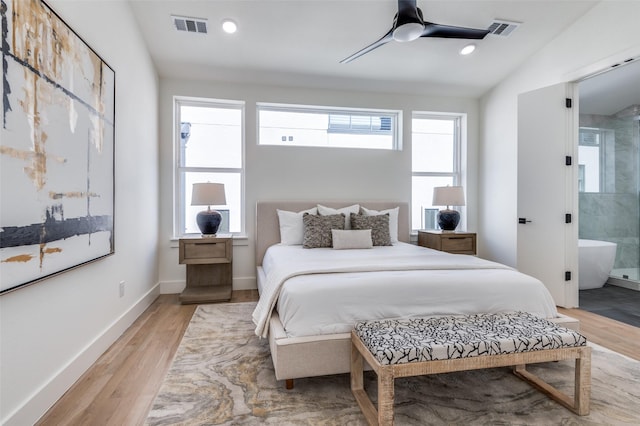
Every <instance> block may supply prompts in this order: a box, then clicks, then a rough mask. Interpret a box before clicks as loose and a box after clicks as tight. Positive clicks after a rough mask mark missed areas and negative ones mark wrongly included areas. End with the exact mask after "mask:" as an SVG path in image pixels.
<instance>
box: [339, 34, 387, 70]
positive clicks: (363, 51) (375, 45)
mask: <svg viewBox="0 0 640 426" xmlns="http://www.w3.org/2000/svg"><path fill="white" fill-rule="evenodd" d="M392 34H393V28H392V29H390V30H389V32H388V33H386V34H385V35H383V36H382V38H380V40H378V41H376V42H374V43H372V44H370V45H369V46H367V47H365V48H364V49H361V50H359V51H357V52H356V53H354V54H353V55H351V56H348V57H346V58H344V59H343V60H341V61H340V63H341V64H346V63H349V62H351V61H353V60H354V59H357V58H359V57H360V56H362V55H364V54H366V53H369V52H371V51H372V50H374V49H377V48H378V47H380V46H382V45H383V44H387V43H388V42H390V41H391V40H393V35H392Z"/></svg>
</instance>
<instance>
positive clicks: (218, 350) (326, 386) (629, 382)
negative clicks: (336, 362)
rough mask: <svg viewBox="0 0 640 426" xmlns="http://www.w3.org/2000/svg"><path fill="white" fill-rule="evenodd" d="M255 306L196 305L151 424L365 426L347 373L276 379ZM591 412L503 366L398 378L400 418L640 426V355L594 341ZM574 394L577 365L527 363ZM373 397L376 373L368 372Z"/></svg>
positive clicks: (412, 420)
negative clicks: (258, 332) (290, 382)
mask: <svg viewBox="0 0 640 426" xmlns="http://www.w3.org/2000/svg"><path fill="white" fill-rule="evenodd" d="M254 307H255V303H253V302H251V303H230V304H215V305H201V306H199V307H198V309H197V310H196V312H195V314H194V316H193V318H192V319H191V323H190V324H189V326H188V328H187V330H186V332H185V335H184V337H183V339H182V342H181V344H180V347H179V348H178V351H177V353H176V357H175V359H174V361H173V365H172V366H171V369H170V370H169V372H168V374H167V377H166V378H165V380H164V383H163V384H162V386H161V388H160V390H159V393H158V396H157V397H156V399H155V401H154V404H153V407H152V409H151V411H150V413H149V416H148V418H147V424H148V425H205V424H206V425H215V424H227V425H256V424H260V425H262V424H271V425H365V424H366V422H365V419H364V417H363V416H362V414H361V412H360V409H359V408H358V405H357V404H356V401H355V399H354V398H353V395H352V393H351V390H350V388H349V375H348V374H342V375H335V376H325V377H316V378H309V379H297V380H295V387H294V389H293V390H286V389H285V387H284V382H277V381H276V380H275V375H274V373H273V364H272V362H271V357H270V354H269V345H268V342H267V341H266V340H265V339H258V338H257V337H256V336H255V335H254V333H253V329H254V325H253V323H252V322H251V312H252V311H253V308H254ZM592 346H593V352H592V393H591V414H590V415H589V416H586V417H580V416H577V415H574V414H573V413H571V412H570V411H568V410H567V409H565V408H563V407H562V406H560V405H559V404H557V403H556V402H554V401H552V400H551V399H549V398H547V397H546V396H545V395H543V394H542V393H540V392H538V391H536V390H535V389H533V388H532V387H531V386H529V385H528V384H527V383H525V382H523V381H522V380H520V379H518V378H517V377H515V376H514V375H513V374H512V373H511V370H510V369H509V368H495V369H487V370H477V371H471V372H460V373H447V374H440V375H433V376H423V377H413V378H405V379H398V380H396V387H395V398H396V399H395V424H397V425H458V424H460V425H461V424H464V425H470V424H478V425H481V424H491V425H496V424H501V425H545V426H546V425H623V424H634V425H638V424H640V409H638V407H640V386H638V383H640V362H639V361H634V360H632V359H630V358H627V357H624V356H622V355H620V354H617V353H615V352H612V351H609V350H607V349H605V348H602V347H600V346H596V345H592ZM529 368H530V369H531V370H532V371H533V372H534V373H535V374H538V375H540V376H541V377H542V378H543V379H545V380H547V381H548V382H549V383H551V384H552V385H554V386H556V387H557V388H559V389H561V390H562V391H564V392H566V393H568V394H569V395H572V392H573V389H572V375H573V362H572V361H561V362H552V363H545V364H540V365H538V366H530V367H529ZM365 388H366V389H367V390H368V392H369V393H370V395H371V396H372V399H374V401H375V391H376V377H375V374H374V373H372V372H368V373H365Z"/></svg>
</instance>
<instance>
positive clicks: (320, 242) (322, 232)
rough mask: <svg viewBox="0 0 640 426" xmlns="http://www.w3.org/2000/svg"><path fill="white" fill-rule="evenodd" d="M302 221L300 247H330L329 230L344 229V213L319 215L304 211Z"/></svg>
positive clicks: (331, 243) (331, 241)
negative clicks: (302, 231) (302, 229)
mask: <svg viewBox="0 0 640 426" xmlns="http://www.w3.org/2000/svg"><path fill="white" fill-rule="evenodd" d="M302 223H303V224H304V236H303V238H302V247H304V248H318V247H331V246H332V245H333V240H332V236H331V230H332V229H344V214H342V213H340V214H332V215H328V216H320V215H313V214H309V213H305V214H304V215H302Z"/></svg>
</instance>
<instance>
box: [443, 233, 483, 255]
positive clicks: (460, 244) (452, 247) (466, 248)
mask: <svg viewBox="0 0 640 426" xmlns="http://www.w3.org/2000/svg"><path fill="white" fill-rule="evenodd" d="M442 251H448V252H449V253H459V252H472V253H473V252H474V251H475V247H474V244H473V238H472V237H455V236H453V237H443V238H442Z"/></svg>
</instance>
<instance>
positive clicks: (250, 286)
mask: <svg viewBox="0 0 640 426" xmlns="http://www.w3.org/2000/svg"><path fill="white" fill-rule="evenodd" d="M185 287H186V283H185V281H184V280H178V281H161V282H160V294H178V293H182V290H184V288H185ZM257 288H258V285H257V284H256V277H240V278H234V279H233V289H234V290H255V289H257Z"/></svg>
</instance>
